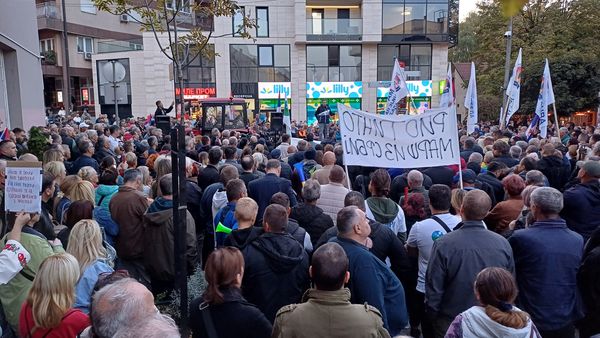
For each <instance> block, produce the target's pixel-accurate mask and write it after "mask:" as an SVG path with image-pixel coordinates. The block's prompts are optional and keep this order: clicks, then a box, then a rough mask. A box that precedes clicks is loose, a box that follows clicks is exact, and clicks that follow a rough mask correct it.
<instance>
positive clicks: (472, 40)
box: [450, 0, 600, 116]
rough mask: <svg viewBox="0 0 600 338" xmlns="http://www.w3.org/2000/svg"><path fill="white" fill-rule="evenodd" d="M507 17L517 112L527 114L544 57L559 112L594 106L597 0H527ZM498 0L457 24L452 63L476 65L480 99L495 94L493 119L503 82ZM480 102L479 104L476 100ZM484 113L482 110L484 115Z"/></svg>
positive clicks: (598, 65)
mask: <svg viewBox="0 0 600 338" xmlns="http://www.w3.org/2000/svg"><path fill="white" fill-rule="evenodd" d="M520 8H521V10H520V11H518V13H517V14H516V15H515V16H514V17H513V34H512V38H513V49H512V51H513V53H512V54H513V55H512V60H511V66H512V65H513V64H514V61H515V58H516V54H517V53H516V52H517V51H518V49H519V48H523V68H524V70H523V75H522V77H523V82H522V88H521V102H520V108H519V112H520V113H521V114H533V112H534V111H535V105H536V103H537V97H538V94H539V89H540V79H541V76H542V71H543V67H544V61H545V59H546V58H548V60H549V62H550V70H551V73H552V82H553V85H554V93H555V96H556V106H557V109H558V112H559V114H563V115H565V114H571V113H573V112H575V111H581V110H588V109H590V108H592V107H595V106H596V105H597V100H596V98H597V93H598V91H599V90H600V83H599V80H598V74H599V73H600V62H598V60H597V55H598V54H600V45H599V44H598V43H597V41H599V40H600V31H599V30H598V29H597V22H598V21H599V20H600V14H599V13H600V1H597V0H570V1H567V0H529V1H527V2H526V3H525V6H522V7H520ZM502 13H503V7H502V2H501V1H500V0H486V1H482V2H480V3H479V4H478V11H477V12H476V13H473V14H471V15H470V16H469V17H467V19H466V20H465V22H463V23H461V30H460V38H459V41H458V46H457V47H456V48H455V50H454V51H452V52H451V54H450V57H451V60H452V61H453V62H470V61H474V62H475V63H476V64H477V76H478V78H477V87H478V90H479V94H480V95H481V96H484V97H487V98H492V97H493V96H497V97H498V99H497V100H493V101H495V102H497V104H498V105H497V107H495V109H493V114H492V116H497V115H498V111H499V107H500V104H501V100H500V98H501V97H502V95H503V93H501V91H502V86H503V79H504V76H503V74H504V53H505V52H504V48H505V41H504V38H503V36H504V32H505V31H506V21H507V19H506V17H504V16H502ZM480 101H481V100H480ZM485 113H487V112H484V114H485Z"/></svg>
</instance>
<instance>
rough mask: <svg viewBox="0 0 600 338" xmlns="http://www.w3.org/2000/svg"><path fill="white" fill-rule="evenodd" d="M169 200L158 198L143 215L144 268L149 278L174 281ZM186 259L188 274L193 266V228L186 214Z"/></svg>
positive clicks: (172, 234) (194, 241)
mask: <svg viewBox="0 0 600 338" xmlns="http://www.w3.org/2000/svg"><path fill="white" fill-rule="evenodd" d="M172 208H173V201H172V200H168V199H165V198H163V197H158V198H157V199H156V200H154V202H153V203H152V204H151V205H150V207H149V208H148V210H147V211H146V213H145V214H144V225H145V229H144V255H143V258H144V265H145V266H146V269H147V271H148V273H149V274H150V276H151V277H152V279H154V280H161V281H165V282H170V281H173V280H174V278H175V259H174V248H173V246H174V228H173V209H172ZM185 236H186V237H185V241H186V260H187V267H188V274H191V273H193V269H194V267H195V265H196V258H197V251H196V228H195V226H194V219H193V218H192V215H191V214H190V212H189V211H187V217H186V235H185Z"/></svg>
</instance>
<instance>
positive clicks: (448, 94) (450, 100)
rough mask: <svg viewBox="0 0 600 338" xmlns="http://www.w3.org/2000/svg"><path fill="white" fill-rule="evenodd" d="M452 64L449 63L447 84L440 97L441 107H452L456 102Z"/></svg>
mask: <svg viewBox="0 0 600 338" xmlns="http://www.w3.org/2000/svg"><path fill="white" fill-rule="evenodd" d="M453 87H454V86H453V85H452V64H450V63H449V64H448V74H447V75H446V85H445V86H444V90H443V92H442V97H440V108H446V107H450V106H451V105H453V104H454V93H453V92H452V88H453Z"/></svg>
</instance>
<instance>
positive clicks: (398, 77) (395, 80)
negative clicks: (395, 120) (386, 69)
mask: <svg viewBox="0 0 600 338" xmlns="http://www.w3.org/2000/svg"><path fill="white" fill-rule="evenodd" d="M407 95H408V86H407V85H406V75H405V74H404V68H402V67H400V63H398V60H394V70H393V71H392V81H391V83H390V89H389V95H388V99H387V107H386V108H385V114H386V115H395V114H396V112H397V110H398V103H399V102H400V100H402V99H403V98H404V97H406V96H407Z"/></svg>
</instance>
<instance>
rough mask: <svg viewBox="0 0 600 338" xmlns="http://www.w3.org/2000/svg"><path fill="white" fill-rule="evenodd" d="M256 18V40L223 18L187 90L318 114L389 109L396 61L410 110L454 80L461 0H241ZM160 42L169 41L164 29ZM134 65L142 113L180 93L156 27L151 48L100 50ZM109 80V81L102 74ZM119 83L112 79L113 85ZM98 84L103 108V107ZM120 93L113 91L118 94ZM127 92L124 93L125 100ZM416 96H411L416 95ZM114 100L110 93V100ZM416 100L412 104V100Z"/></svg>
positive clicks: (134, 91)
mask: <svg viewBox="0 0 600 338" xmlns="http://www.w3.org/2000/svg"><path fill="white" fill-rule="evenodd" d="M239 5H240V6H242V8H241V10H242V11H244V12H245V13H246V15H248V16H250V17H251V18H252V19H255V20H256V22H257V25H258V27H257V28H256V29H255V30H253V31H252V32H250V33H251V35H252V36H253V38H254V39H255V41H253V40H250V39H243V38H241V37H236V36H234V35H235V34H233V33H234V32H235V31H236V30H237V29H236V26H237V24H239V20H240V16H235V17H233V18H215V20H214V22H213V23H212V25H211V26H212V27H213V28H214V31H213V36H225V37H219V38H215V39H212V40H211V44H212V45H213V46H214V49H215V52H216V53H217V54H218V56H216V57H215V58H214V59H206V58H198V59H197V60H195V61H194V62H193V63H192V65H190V66H189V67H188V69H187V70H186V71H185V74H184V75H185V80H184V82H185V83H184V87H185V89H184V96H185V100H186V101H189V102H188V103H191V105H192V106H194V105H195V104H197V101H198V100H200V101H201V99H202V98H204V97H221V98H227V97H238V98H244V99H245V100H246V101H247V102H248V106H249V108H250V109H251V110H252V112H254V113H258V112H269V111H275V110H276V109H277V106H278V105H279V104H281V106H282V107H283V106H284V101H285V100H287V104H288V107H289V109H290V110H291V114H292V120H296V121H309V122H312V121H313V120H314V111H315V109H316V107H317V106H318V105H319V104H320V103H321V102H322V101H323V100H325V101H327V103H328V104H329V105H330V107H331V108H332V109H333V110H335V109H336V103H344V104H347V105H349V106H352V107H355V108H360V109H362V110H366V111H370V112H379V111H382V110H384V109H385V104H386V95H387V90H386V89H387V88H386V86H387V84H386V83H385V82H381V81H389V80H390V77H391V72H392V68H393V63H394V60H395V59H396V60H398V61H399V62H400V63H401V64H402V65H403V66H404V67H405V68H406V70H407V75H408V80H409V89H410V92H411V99H412V100H413V102H412V103H410V104H409V103H407V102H404V103H402V104H401V107H408V109H409V110H410V111H411V112H416V111H417V110H418V109H421V108H428V107H432V106H437V103H438V102H439V96H440V94H439V91H440V90H439V89H440V84H441V85H442V87H443V83H442V82H443V81H444V79H445V78H446V71H447V62H448V61H447V60H448V48H449V47H450V46H452V44H453V43H455V42H456V36H457V33H458V31H457V26H456V25H457V24H458V1H457V0H362V1H360V0H340V1H324V0H280V1H262V2H260V3H259V4H257V3H256V2H252V1H239ZM160 40H161V41H162V42H163V44H166V41H167V39H166V36H164V35H163V36H161V38H160ZM115 59H119V60H122V61H123V62H124V63H126V64H127V66H128V74H129V76H128V77H127V80H126V81H128V82H127V83H124V84H123V85H124V86H127V90H128V91H127V93H128V94H127V95H128V97H129V100H128V102H129V104H131V111H132V112H133V115H134V116H145V115H147V114H150V113H152V112H154V110H155V108H156V107H155V105H154V102H155V101H156V100H162V101H163V102H165V103H170V102H171V101H172V100H174V96H175V95H174V90H173V88H174V83H173V71H172V64H171V62H170V61H169V60H168V59H167V58H166V57H165V56H164V55H163V54H162V53H161V52H160V49H159V47H158V45H157V43H156V41H155V39H154V36H153V34H152V33H144V36H143V51H131V52H120V53H104V54H97V55H94V57H93V63H94V64H96V65H97V66H96V67H94V75H93V76H94V79H95V80H96V81H94V83H95V86H98V84H100V85H101V84H102V83H103V81H101V79H99V74H98V73H99V72H98V69H99V66H98V64H100V63H102V62H106V60H115ZM104 83H106V81H104ZM111 88H112V87H111ZM103 92H105V90H103V89H102V88H98V87H96V90H95V91H94V93H95V95H96V96H97V97H96V100H95V102H96V111H101V110H102V106H101V105H100V102H101V101H102V100H99V99H98V98H99V97H98V96H101V95H102V93H103ZM111 100H112V99H111ZM119 100H120V99H119ZM409 100H410V99H409ZM103 102H105V103H108V104H110V102H114V100H113V101H110V100H103ZM413 107H414V108H413Z"/></svg>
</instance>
